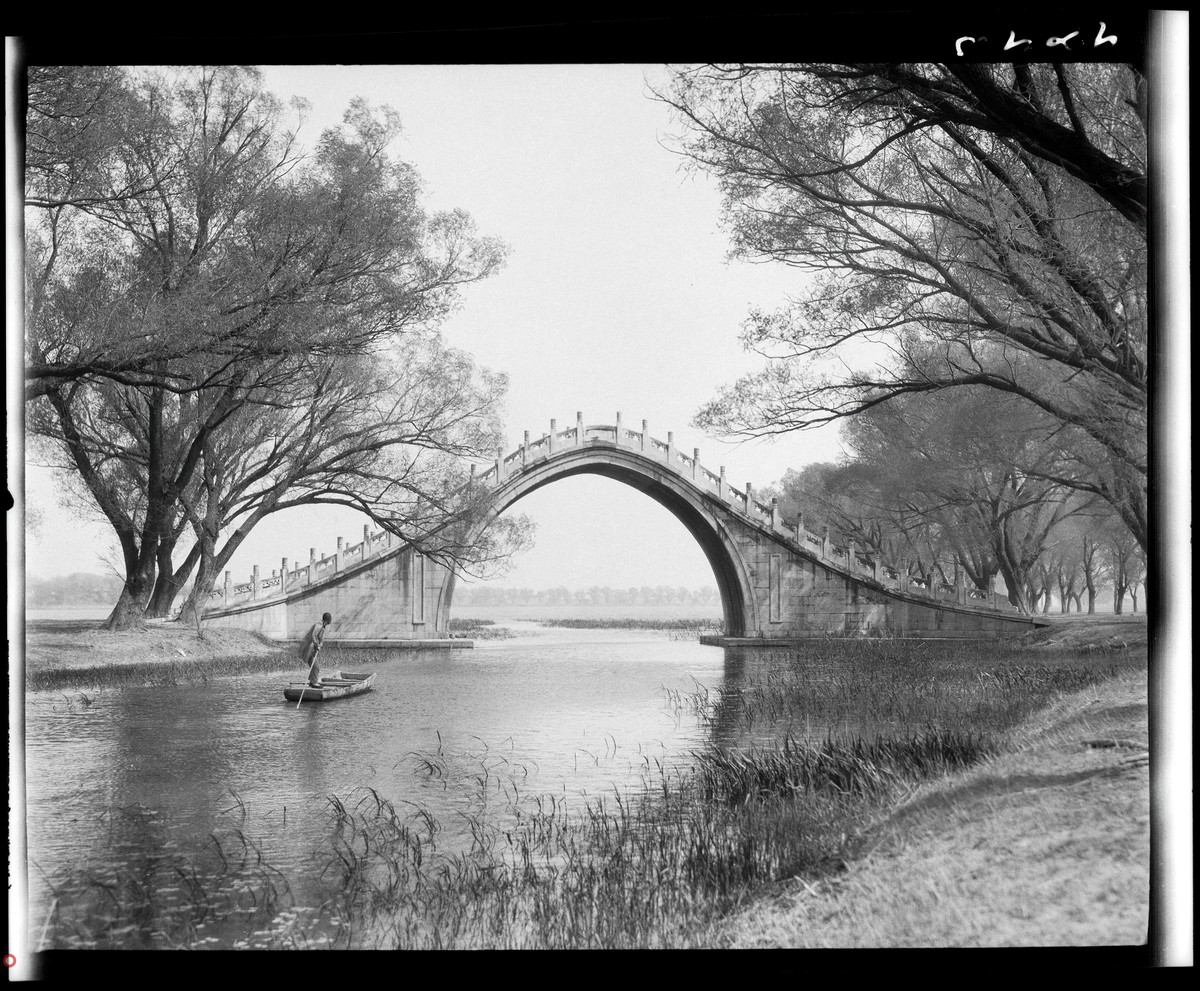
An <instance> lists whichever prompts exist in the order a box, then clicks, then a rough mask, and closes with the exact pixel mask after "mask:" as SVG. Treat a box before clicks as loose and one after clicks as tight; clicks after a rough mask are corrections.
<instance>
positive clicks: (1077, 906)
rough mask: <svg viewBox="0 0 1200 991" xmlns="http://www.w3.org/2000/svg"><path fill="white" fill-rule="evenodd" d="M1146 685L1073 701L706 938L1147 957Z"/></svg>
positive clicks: (722, 943)
mask: <svg viewBox="0 0 1200 991" xmlns="http://www.w3.org/2000/svg"><path fill="white" fill-rule="evenodd" d="M1148 747H1149V736H1148V705H1147V687H1146V682H1145V677H1144V676H1142V675H1139V674H1137V673H1127V674H1123V675H1121V676H1119V677H1117V678H1115V679H1111V680H1108V681H1105V682H1102V683H1100V684H1098V685H1095V686H1091V687H1089V688H1087V689H1084V690H1083V691H1080V692H1076V693H1073V694H1071V695H1068V696H1065V697H1063V698H1062V699H1061V700H1059V701H1058V702H1057V703H1056V704H1055V705H1053V706H1052V707H1051V708H1050V709H1049V710H1048V711H1046V712H1044V713H1042V714H1041V715H1039V716H1038V717H1036V718H1035V719H1034V720H1033V721H1031V722H1030V723H1028V724H1026V725H1025V726H1024V727H1023V728H1022V730H1021V732H1020V734H1019V744H1018V748H1017V750H1016V751H1015V752H1012V753H1005V754H1001V755H999V756H996V757H992V758H990V759H988V760H986V761H985V762H983V763H981V764H979V765H977V766H975V767H973V768H970V769H969V770H965V771H961V772H958V773H954V774H951V775H948V776H946V777H945V778H944V779H942V780H937V781H930V782H927V783H924V784H922V785H920V786H919V787H917V788H916V789H915V790H914V791H913V792H912V793H911V794H909V795H907V796H906V797H905V798H904V800H903V801H901V802H900V803H899V804H898V805H896V806H895V807H894V808H893V809H891V810H890V811H889V812H888V813H887V814H886V815H885V816H883V817H882V818H881V820H880V821H879V822H878V823H877V825H876V826H875V827H874V828H873V829H872V830H870V832H869V834H868V835H867V836H866V837H865V838H864V840H863V843H862V847H861V849H860V850H859V851H858V852H857V854H856V855H855V856H854V857H852V858H848V859H847V860H846V862H845V863H844V864H843V868H842V870H840V871H839V872H838V873H836V874H833V875H831V876H828V877H825V878H822V879H820V880H815V881H813V880H803V879H798V878H794V879H789V880H786V881H783V882H780V883H778V884H776V885H774V886H772V888H770V889H768V890H767V891H765V892H763V893H762V894H761V896H760V897H758V898H757V899H756V900H755V901H754V902H753V904H751V905H750V906H749V907H747V908H745V909H743V910H741V911H739V912H737V913H735V914H733V915H731V916H728V917H726V918H725V919H723V920H722V921H721V922H720V924H718V925H717V926H714V927H713V930H712V931H711V932H710V933H709V934H708V936H707V937H706V938H705V939H704V943H705V945H708V946H712V947H724V948H764V947H771V948H815V947H838V948H858V947H985V946H986V947H1042V946H1137V945H1140V944H1142V943H1144V942H1145V941H1146V940H1147V938H1148V937H1147V927H1148V925H1149V918H1150V770H1149V752H1148Z"/></svg>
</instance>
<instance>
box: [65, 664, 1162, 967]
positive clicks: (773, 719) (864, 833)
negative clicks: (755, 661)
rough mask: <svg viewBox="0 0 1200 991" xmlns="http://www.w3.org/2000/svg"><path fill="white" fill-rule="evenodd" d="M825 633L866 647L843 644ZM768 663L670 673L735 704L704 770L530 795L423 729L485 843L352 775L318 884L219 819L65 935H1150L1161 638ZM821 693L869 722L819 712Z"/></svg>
mask: <svg viewBox="0 0 1200 991" xmlns="http://www.w3.org/2000/svg"><path fill="white" fill-rule="evenodd" d="M1085 646H1086V645H1085ZM821 651H824V652H826V653H828V652H831V651H841V652H843V653H845V654H847V655H848V656H846V657H842V658H841V661H842V663H839V664H838V665H827V666H823V665H822V664H821V663H820V662H821V660H822V658H821V656H820V652H821ZM760 659H761V658H760ZM751 667H753V665H751ZM761 667H762V671H761V674H760V673H756V672H755V671H754V670H748V671H747V672H746V673H745V674H744V675H743V676H742V677H740V678H739V679H738V680H737V689H736V691H733V690H731V691H729V692H726V693H704V692H699V691H697V692H694V693H682V694H679V693H676V694H673V695H668V696H667V700H666V701H667V704H668V705H669V706H676V707H686V708H688V709H689V710H691V711H695V712H698V713H701V714H703V715H704V718H706V719H707V720H708V721H709V722H710V724H711V728H712V733H711V734H710V736H711V739H712V740H713V744H712V745H711V746H710V747H708V748H707V749H706V750H705V751H704V752H702V753H699V754H697V755H696V757H697V759H696V761H695V766H694V768H692V769H690V770H688V771H687V772H686V773H678V772H672V771H670V770H667V769H664V768H663V767H662V766H661V765H658V764H657V762H652V761H651V760H650V758H645V765H644V773H643V782H642V787H641V789H640V790H635V791H631V792H625V793H621V794H617V793H614V794H612V795H607V796H593V797H591V798H589V799H587V800H582V799H580V800H575V801H567V800H564V799H563V798H562V796H553V795H550V796H546V795H527V794H525V793H524V792H523V791H522V782H523V780H524V777H523V774H522V770H523V769H522V768H521V767H520V766H518V765H513V764H511V763H509V762H508V761H507V760H500V759H499V758H497V757H496V756H495V755H492V756H491V757H487V756H485V757H481V758H480V762H479V766H478V767H474V766H472V767H466V768H464V766H463V762H462V760H461V759H460V755H447V754H443V753H442V752H441V751H440V750H439V751H436V752H431V753H423V754H413V755H411V756H410V764H411V769H412V772H413V773H414V774H417V775H422V776H428V777H430V778H433V779H439V780H442V781H446V782H449V779H450V778H451V777H453V776H454V775H460V776H463V779H464V780H465V781H474V782H476V785H475V787H477V789H478V795H477V796H476V798H477V800H476V801H473V802H469V803H468V808H470V809H472V810H479V811H478V812H474V811H471V812H467V813H465V814H466V816H467V819H468V821H469V824H470V831H471V835H472V844H471V846H470V848H469V849H468V850H465V851H463V850H457V851H454V852H447V851H442V850H440V849H439V845H438V844H439V834H440V833H442V832H443V828H442V825H441V824H439V823H438V822H436V821H435V820H434V819H433V818H432V817H431V816H429V814H428V813H426V812H424V810H421V809H407V808H406V809H404V810H400V809H397V808H395V807H393V806H392V805H391V804H390V803H388V802H387V801H385V800H383V799H382V798H381V797H380V796H379V795H378V794H377V793H375V792H374V791H372V790H371V789H368V788H360V789H352V790H350V791H348V792H346V793H343V794H338V795H333V796H330V798H329V806H328V815H329V821H328V825H329V829H328V833H327V836H326V837H325V838H324V840H323V841H322V843H321V844H320V845H319V846H318V847H317V848H316V849H315V850H314V852H313V856H314V858H315V863H316V864H318V865H320V866H319V876H320V878H321V880H322V884H323V886H324V887H323V892H324V894H323V896H322V897H321V898H320V899H319V900H318V902H317V903H315V904H314V903H312V902H309V903H306V904H304V905H301V904H297V903H296V901H295V899H294V898H293V896H292V891H293V890H294V889H295V887H296V885H294V884H292V883H290V882H289V879H288V878H286V877H284V876H283V875H282V874H281V873H280V872H278V871H275V870H274V869H273V868H271V866H270V865H269V864H266V863H264V862H263V858H262V856H261V854H260V853H258V852H257V847H256V846H255V844H254V840H253V838H252V837H247V836H246V835H244V834H242V833H240V832H239V831H232V832H231V831H225V832H214V835H213V837H212V846H210V847H209V848H207V849H205V850H204V851H201V852H199V853H196V854H194V855H193V856H192V857H191V858H190V859H186V860H184V859H180V860H178V862H164V861H159V862H156V863H155V864H154V865H153V869H152V870H150V869H147V870H134V871H130V872H129V876H128V877H123V878H89V877H87V876H85V875H80V876H78V877H76V878H74V879H71V880H70V881H69V882H63V883H62V884H61V885H60V887H59V888H58V889H57V890H56V892H55V895H56V897H57V899H58V901H57V902H56V903H55V904H56V906H57V907H56V909H55V911H54V912H52V913H51V916H52V917H51V918H50V919H49V920H48V922H47V923H46V927H47V932H48V933H49V935H48V940H49V943H48V945H58V946H81V945H86V946H97V947H133V946H146V945H159V946H168V945H169V946H193V947H200V946H205V945H220V946H225V947H228V946H249V947H264V948H283V947H316V946H332V947H347V948H357V947H420V948H467V947H496V948H516V947H521V948H533V947H549V948H575V947H606V948H611V947H711V946H793V945H803V946H824V945H873V946H875V945H878V946H897V945H1026V944H1029V943H1031V942H1040V943H1042V944H1046V943H1050V944H1057V945H1072V944H1094V943H1113V942H1115V943H1123V942H1138V941H1140V940H1141V939H1142V938H1144V934H1145V922H1146V906H1147V902H1148V880H1147V879H1148V842H1147V836H1148V814H1147V813H1148V789H1147V778H1146V774H1147V772H1146V768H1145V761H1144V759H1143V754H1144V748H1145V746H1146V711H1145V709H1146V705H1145V698H1146V693H1145V654H1144V652H1143V651H1140V650H1138V649H1135V648H1129V647H1122V648H1119V649H1090V650H1074V649H1072V650H1064V649H1062V648H1061V647H1060V648H1054V649H1051V650H1050V651H1048V652H1047V651H1046V650H1044V649H1041V648H1037V647H1019V646H1010V647H1008V648H1005V649H1003V650H997V651H995V652H992V651H991V650H990V649H989V650H988V651H982V650H980V648H979V647H978V646H977V645H976V646H974V647H972V646H971V645H964V644H962V643H958V642H951V643H919V644H911V643H906V642H902V641H874V642H870V643H861V642H858V643H846V642H827V643H824V644H819V643H818V644H814V645H813V647H812V650H811V651H810V652H809V655H808V656H807V657H804V658H802V659H800V660H798V662H797V663H796V664H794V665H792V666H791V667H790V668H789V667H788V666H787V665H786V664H785V665H783V673H782V674H780V673H779V667H780V666H779V665H773V664H764V665H761ZM851 706H853V707H854V708H853V709H851V708H849V707H851ZM813 711H819V712H821V713H822V714H823V715H829V714H835V715H836V714H839V713H840V714H843V715H845V717H846V723H847V725H850V724H853V725H854V726H855V727H857V729H855V730H854V731H847V732H844V733H840V734H830V735H827V736H824V737H821V738H815V739H814V738H811V737H809V736H808V735H807V734H805V733H803V732H802V731H801V727H802V725H803V720H804V717H805V714H806V713H811V712H813ZM454 784H455V785H461V784H462V781H455V782H454ZM484 809H486V810H487V814H486V815H484V814H483V810H484ZM181 878H182V879H184V882H183V883H181V881H180V879H181ZM68 920H69V921H68ZM210 940H216V944H211V943H209V942H208V941H210Z"/></svg>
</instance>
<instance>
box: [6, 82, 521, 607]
mask: <svg viewBox="0 0 1200 991" xmlns="http://www.w3.org/2000/svg"><path fill="white" fill-rule="evenodd" d="M72 71H73V70H69V69H68V70H62V71H61V72H60V73H58V74H57V75H51V74H47V75H46V76H45V77H42V79H41V82H43V83H45V84H46V85H48V86H51V85H53V80H54V79H68V80H69V79H71V78H72ZM80 71H82V70H80ZM120 81H121V84H122V90H121V93H122V95H121V98H120V99H112V100H99V101H96V102H94V103H93V104H91V105H90V106H91V110H90V111H89V112H90V113H94V114H95V115H98V117H99V120H98V121H97V122H96V130H95V133H96V134H98V135H100V134H102V135H103V136H104V140H103V141H101V142H98V143H97V144H96V145H95V148H96V149H97V150H96V152H95V156H94V159H93V160H91V161H89V162H88V163H87V166H86V167H83V166H82V165H81V166H79V167H78V168H75V169H74V171H73V173H72V175H75V176H77V178H76V179H73V180H72V182H73V185H72V189H73V190H74V192H73V193H72V195H71V196H70V197H64V196H55V197H51V196H49V195H44V194H45V193H46V191H47V190H49V189H52V188H56V187H54V182H52V181H51V179H52V178H53V175H52V173H53V170H49V171H48V170H46V169H38V168H31V169H29V170H28V171H27V188H26V203H27V206H26V244H27V252H26V257H27V305H26V321H27V328H26V355H27V395H28V396H29V397H30V399H31V402H33V403H35V404H38V405H39V407H40V408H39V409H37V410H34V409H31V410H30V423H31V425H32V426H33V428H34V430H35V431H37V432H39V433H40V434H41V435H42V436H43V437H44V438H46V439H47V440H48V441H49V442H50V443H51V444H52V445H54V446H56V449H57V450H58V451H59V452H60V454H61V457H62V459H63V462H64V463H65V464H67V465H69V467H70V469H71V470H72V471H74V472H75V473H77V475H78V477H79V478H80V479H81V481H82V483H83V484H84V485H85V486H86V487H87V488H88V490H89V492H90V493H91V495H92V497H93V498H94V500H95V502H96V505H97V507H98V509H99V511H100V512H101V513H102V514H103V516H104V517H105V518H106V519H107V520H108V522H109V523H110V524H111V525H112V527H113V529H114V531H115V532H116V535H117V537H118V540H119V541H120V545H121V549H122V555H123V558H124V569H125V587H124V590H123V592H122V595H121V599H120V601H119V602H118V604H117V606H116V607H115V608H114V610H113V614H112V616H111V617H110V625H113V626H123V625H127V624H129V623H131V622H136V621H137V620H138V619H139V618H140V616H141V615H142V614H143V612H144V610H145V608H146V606H147V602H148V600H149V597H150V595H151V592H152V589H153V587H154V582H155V577H156V575H157V573H158V569H159V559H160V553H161V551H162V549H163V541H164V540H169V539H170V534H171V533H172V532H173V528H174V527H176V526H177V525H178V523H179V520H180V519H181V514H182V507H183V503H182V501H181V500H182V499H183V496H184V494H185V493H188V492H189V491H190V490H194V489H196V487H197V486H198V485H199V483H200V474H199V473H200V472H202V470H203V467H204V466H205V464H206V462H205V453H206V450H210V449H211V447H212V442H213V438H214V436H216V435H217V434H219V433H220V432H221V431H222V430H226V429H229V428H230V423H231V421H232V420H233V419H234V418H236V417H238V415H239V412H240V411H243V410H245V409H246V407H247V406H253V405H256V404H258V405H262V404H264V403H270V402H273V400H272V398H271V397H272V396H278V395H280V394H282V393H285V392H286V391H287V389H288V386H289V383H291V382H292V381H294V377H295V374H296V372H295V369H296V367H297V363H298V362H300V361H303V360H307V359H312V358H321V357H325V358H344V357H346V356H349V355H356V354H358V355H367V354H370V353H372V352H373V351H374V350H375V349H377V348H379V347H381V346H384V345H385V344H387V343H388V342H394V341H396V340H397V339H398V338H400V337H402V336H404V335H406V334H409V333H413V332H416V331H423V330H426V329H428V328H431V327H435V326H436V325H437V323H438V322H439V321H440V320H441V319H442V318H444V316H445V315H446V314H447V313H448V312H450V310H451V309H452V308H453V307H454V306H455V305H457V301H458V295H459V289H460V287H462V286H463V285H465V284H468V283H471V282H474V281H476V280H479V279H482V278H485V277H487V276H488V275H490V274H492V273H493V272H494V271H496V270H497V268H498V267H499V266H500V265H501V264H502V261H503V248H502V246H501V245H500V244H499V243H498V242H496V241H494V240H492V239H489V238H484V237H480V236H478V235H477V234H476V233H475V231H474V228H473V225H472V223H471V221H470V218H469V217H468V216H467V215H466V214H464V213H462V212H460V211H452V212H448V213H439V214H427V213H426V212H425V211H424V210H423V209H422V208H421V206H420V181H419V178H418V176H417V174H416V172H415V170H414V169H413V168H412V167H411V166H410V165H408V164H407V163H404V162H402V161H399V160H397V159H395V158H394V157H393V156H392V155H390V154H389V152H388V145H389V144H390V142H391V140H392V139H393V138H394V136H395V134H396V133H397V130H398V128H399V121H398V120H397V118H396V115H395V114H394V112H392V111H390V110H388V109H386V108H384V109H381V110H373V109H372V108H370V107H368V106H367V105H366V104H365V103H363V102H361V101H355V102H353V103H352V104H351V106H350V108H349V109H348V110H347V113H346V116H345V119H344V123H343V126H341V127H339V128H332V129H330V130H328V131H326V132H325V133H323V134H322V135H321V137H320V140H319V142H318V143H317V146H316V148H315V149H314V150H313V152H312V153H311V154H307V155H305V154H302V153H301V152H300V150H299V147H298V145H297V143H296V134H295V131H294V129H293V124H294V122H293V121H291V119H290V118H289V116H288V111H286V110H285V108H284V107H283V105H282V104H281V103H280V102H279V101H278V100H277V99H275V98H274V97H273V96H272V95H270V94H269V93H267V92H265V91H264V90H263V88H262V83H261V76H260V74H259V73H258V72H257V71H256V70H254V69H250V68H236V67H216V68H203V69H189V70H183V71H180V72H172V73H165V74H156V73H149V72H135V71H132V70H131V71H128V72H126V73H124V74H123V75H122V76H121V80H120ZM109 82H111V80H109ZM42 102H43V103H45V102H46V101H42ZM39 105H40V104H39ZM301 109H302V108H299V107H294V108H293V110H296V111H297V112H299V111H300V110H301ZM34 123H36V121H35V118H34V109H33V105H32V104H31V110H30V124H31V126H32V125H33V124H34ZM62 144H63V145H64V146H65V145H66V144H67V143H66V142H62ZM70 147H72V148H74V147H75V146H70ZM92 147H93V145H92V144H90V143H84V144H83V145H82V146H80V148H79V149H77V150H76V152H75V154H77V155H78V156H84V157H86V156H87V155H88V154H90V153H91V152H90V151H89V149H91V148H92ZM88 189H90V190H92V191H93V193H94V194H95V195H85V191H86V190H88ZM118 450H119V454H118V453H114V452H117V451H118ZM480 453H482V452H480ZM122 459H124V467H121V466H120V463H121V462H122ZM130 464H133V465H135V468H134V470H132V471H131V470H130V468H129V465H130ZM130 477H136V478H138V479H139V482H138V484H137V487H136V488H135V489H134V491H132V492H130V491H128V490H125V489H123V488H122V487H123V486H125V485H127V484H128V479H129V478H130ZM395 525H397V526H399V522H398V521H397V522H396V523H395Z"/></svg>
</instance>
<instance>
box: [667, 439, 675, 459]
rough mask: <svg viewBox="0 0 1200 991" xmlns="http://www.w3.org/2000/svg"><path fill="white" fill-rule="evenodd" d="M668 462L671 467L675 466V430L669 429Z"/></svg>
mask: <svg viewBox="0 0 1200 991" xmlns="http://www.w3.org/2000/svg"><path fill="white" fill-rule="evenodd" d="M667 464H668V465H670V467H672V468H674V467H675V432H674V431H673V430H668V431H667Z"/></svg>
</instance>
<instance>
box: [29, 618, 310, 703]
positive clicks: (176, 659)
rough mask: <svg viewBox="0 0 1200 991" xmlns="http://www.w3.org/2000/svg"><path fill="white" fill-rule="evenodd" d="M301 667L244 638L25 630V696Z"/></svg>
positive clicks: (168, 630) (47, 627)
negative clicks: (33, 693)
mask: <svg viewBox="0 0 1200 991" xmlns="http://www.w3.org/2000/svg"><path fill="white" fill-rule="evenodd" d="M295 667H296V657H295V649H294V648H293V647H290V646H280V644H279V643H277V642H276V641H274V640H271V639H269V638H268V637H264V636H262V635H260V634H257V633H251V632H249V631H244V630H204V631H202V632H197V630H196V629H195V628H194V627H188V626H181V625H179V624H176V623H152V624H148V625H147V626H145V627H143V628H141V629H134V630H120V631H112V630H106V629H105V628H104V624H103V622H102V621H99V620H39V621H35V622H30V623H27V624H26V627H25V688H26V690H28V691H43V690H51V689H57V690H61V689H64V688H78V689H88V688H121V687H125V686H128V685H175V684H193V683H203V682H206V681H210V680H211V679H213V678H220V677H227V676H230V675H239V674H250V673H255V672H260V671H282V670H287V669H289V668H295Z"/></svg>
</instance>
